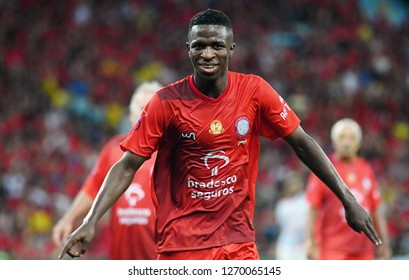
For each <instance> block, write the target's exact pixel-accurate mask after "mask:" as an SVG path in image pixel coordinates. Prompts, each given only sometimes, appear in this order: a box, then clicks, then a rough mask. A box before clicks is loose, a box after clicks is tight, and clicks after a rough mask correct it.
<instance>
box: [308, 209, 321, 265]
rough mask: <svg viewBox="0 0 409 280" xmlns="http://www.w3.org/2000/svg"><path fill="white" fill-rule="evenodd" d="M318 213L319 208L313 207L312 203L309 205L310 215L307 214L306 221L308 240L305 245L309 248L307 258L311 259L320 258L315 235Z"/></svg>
mask: <svg viewBox="0 0 409 280" xmlns="http://www.w3.org/2000/svg"><path fill="white" fill-rule="evenodd" d="M317 213H318V209H317V208H316V207H313V206H312V205H310V206H309V209H308V216H307V223H306V241H305V243H306V244H305V246H306V249H307V258H308V259H310V260H316V259H318V248H317V244H316V242H315V237H314V227H315V223H316V222H317Z"/></svg>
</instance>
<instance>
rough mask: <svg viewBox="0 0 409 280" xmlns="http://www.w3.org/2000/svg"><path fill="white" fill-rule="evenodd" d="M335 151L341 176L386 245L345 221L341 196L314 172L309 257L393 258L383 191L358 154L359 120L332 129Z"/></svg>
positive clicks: (309, 188) (310, 183)
mask: <svg viewBox="0 0 409 280" xmlns="http://www.w3.org/2000/svg"><path fill="white" fill-rule="evenodd" d="M331 140H332V144H333V148H334V154H332V155H331V156H330V159H331V161H332V163H333V164H334V166H335V168H336V170H337V171H338V172H339V174H340V176H341V177H342V178H343V180H344V181H345V182H346V184H347V185H348V187H349V188H350V190H351V192H352V193H353V194H354V196H355V197H356V199H357V200H358V202H359V203H360V204H361V205H362V206H363V207H364V208H365V209H366V210H367V211H368V213H370V214H371V216H372V219H373V221H374V224H375V227H376V229H377V231H378V232H379V235H380V237H381V239H382V240H383V244H382V245H381V246H379V247H378V248H376V247H375V246H374V245H373V244H372V243H371V242H370V241H369V240H368V239H367V238H365V236H363V235H360V234H358V233H356V232H354V231H352V230H351V229H350V228H349V227H348V224H347V221H346V220H345V212H344V210H343V207H342V204H341V203H340V201H339V200H338V199H337V197H336V196H335V195H334V194H333V193H331V192H330V191H328V188H326V187H325V185H324V183H323V182H321V180H320V179H318V178H317V176H315V175H314V174H311V176H310V178H309V180H308V183H307V199H308V201H309V204H310V207H309V208H310V210H309V218H308V222H307V228H308V230H307V235H308V244H307V245H308V258H309V259H332V260H369V259H374V258H375V252H376V249H378V253H379V255H378V257H379V258H381V259H389V258H390V257H391V250H390V248H389V246H388V243H389V242H388V235H387V228H386V221H385V218H384V216H383V214H382V212H381V209H380V203H381V199H380V194H379V190H378V188H377V183H376V179H375V175H374V172H373V170H372V168H371V165H370V164H369V163H368V162H367V161H366V160H365V159H363V158H362V157H360V156H358V150H359V147H360V144H361V140H362V131H361V127H360V126H359V125H358V123H357V122H356V121H354V120H352V119H349V118H345V119H341V120H339V121H337V122H336V123H335V124H334V125H333V127H332V129H331Z"/></svg>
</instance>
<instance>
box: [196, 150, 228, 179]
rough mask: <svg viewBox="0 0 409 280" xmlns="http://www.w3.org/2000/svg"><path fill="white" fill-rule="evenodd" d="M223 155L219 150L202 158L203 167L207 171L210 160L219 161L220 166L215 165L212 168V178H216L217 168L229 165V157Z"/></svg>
mask: <svg viewBox="0 0 409 280" xmlns="http://www.w3.org/2000/svg"><path fill="white" fill-rule="evenodd" d="M224 154H225V152H224V151H222V150H219V151H213V152H210V153H208V154H207V155H206V156H205V157H202V159H203V162H204V164H205V166H206V167H207V169H210V165H209V160H210V159H216V160H219V161H220V165H216V167H213V168H212V176H216V175H217V174H219V168H223V167H225V166H226V165H227V164H228V163H229V161H230V159H229V157H227V156H225V155H224Z"/></svg>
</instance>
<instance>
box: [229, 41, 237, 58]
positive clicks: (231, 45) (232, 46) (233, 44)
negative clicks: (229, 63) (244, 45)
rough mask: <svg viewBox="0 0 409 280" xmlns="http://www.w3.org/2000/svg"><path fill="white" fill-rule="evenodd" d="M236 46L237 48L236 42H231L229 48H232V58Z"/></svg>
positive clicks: (230, 56)
mask: <svg viewBox="0 0 409 280" xmlns="http://www.w3.org/2000/svg"><path fill="white" fill-rule="evenodd" d="M235 48H236V43H231V44H230V48H229V50H230V54H229V58H232V57H233V54H234V49H235Z"/></svg>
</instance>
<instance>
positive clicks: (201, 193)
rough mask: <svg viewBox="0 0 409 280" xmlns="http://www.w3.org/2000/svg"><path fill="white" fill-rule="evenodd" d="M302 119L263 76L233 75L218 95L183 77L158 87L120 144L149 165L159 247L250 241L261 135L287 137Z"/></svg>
mask: <svg viewBox="0 0 409 280" xmlns="http://www.w3.org/2000/svg"><path fill="white" fill-rule="evenodd" d="M299 123H300V120H299V118H298V117H297V116H296V115H295V113H294V111H293V110H291V109H290V108H289V106H288V105H287V103H286V102H285V101H284V100H283V99H282V98H281V97H280V96H279V95H278V94H277V92H276V91H275V90H274V89H273V88H272V87H271V86H270V85H269V84H268V83H267V82H266V81H264V80H263V79H262V78H260V77H258V76H255V75H244V74H239V73H235V72H229V74H228V86H227V88H226V89H225V90H224V92H223V93H222V94H221V95H220V96H219V97H218V98H216V99H212V98H209V97H207V96H206V95H204V94H203V93H201V92H200V91H199V90H198V89H197V88H196V86H195V84H194V82H193V76H189V77H186V78H184V79H182V80H180V81H178V82H176V83H174V84H171V85H169V86H167V87H165V88H163V89H161V90H160V91H159V92H158V93H157V94H155V95H154V96H153V97H152V99H151V100H150V102H149V103H148V104H147V106H146V107H145V110H144V112H143V114H142V115H141V117H140V119H139V120H138V121H137V122H136V123H135V125H134V127H133V129H132V130H131V131H130V133H129V135H128V137H127V139H126V140H125V141H124V142H123V143H122V144H121V146H122V149H124V150H129V151H131V152H133V153H136V154H138V155H140V156H143V157H150V156H151V154H152V153H153V152H154V151H155V150H156V149H158V156H157V160H156V164H155V169H154V189H155V194H156V199H157V223H156V238H157V240H156V241H157V245H158V252H159V253H163V252H171V251H185V250H197V249H205V248H211V247H217V246H223V245H226V244H231V243H243V242H249V241H254V240H255V234H254V226H253V211H254V197H255V183H256V176H257V168H258V156H259V139H258V137H259V135H261V136H264V137H268V138H270V139H272V140H273V139H276V138H278V137H285V136H287V135H289V134H291V133H292V132H293V131H294V130H295V129H296V128H297V126H298V125H299Z"/></svg>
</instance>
